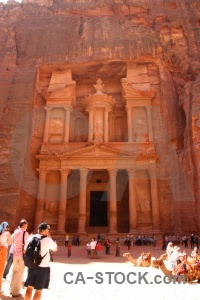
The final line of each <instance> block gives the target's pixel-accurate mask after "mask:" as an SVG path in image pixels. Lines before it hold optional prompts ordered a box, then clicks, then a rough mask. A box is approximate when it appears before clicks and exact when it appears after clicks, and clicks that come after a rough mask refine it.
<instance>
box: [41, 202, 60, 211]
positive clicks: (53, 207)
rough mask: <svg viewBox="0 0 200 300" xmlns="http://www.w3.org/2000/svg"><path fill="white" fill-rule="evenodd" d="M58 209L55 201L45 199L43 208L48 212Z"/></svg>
mask: <svg viewBox="0 0 200 300" xmlns="http://www.w3.org/2000/svg"><path fill="white" fill-rule="evenodd" d="M57 209H58V203H57V202H56V201H45V203H44V210H45V211H46V212H48V213H50V214H51V213H53V212H54V211H56V210H57Z"/></svg>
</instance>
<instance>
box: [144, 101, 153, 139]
mask: <svg viewBox="0 0 200 300" xmlns="http://www.w3.org/2000/svg"><path fill="white" fill-rule="evenodd" d="M146 111H147V124H148V134H149V142H153V126H152V115H151V114H152V113H151V106H146Z"/></svg>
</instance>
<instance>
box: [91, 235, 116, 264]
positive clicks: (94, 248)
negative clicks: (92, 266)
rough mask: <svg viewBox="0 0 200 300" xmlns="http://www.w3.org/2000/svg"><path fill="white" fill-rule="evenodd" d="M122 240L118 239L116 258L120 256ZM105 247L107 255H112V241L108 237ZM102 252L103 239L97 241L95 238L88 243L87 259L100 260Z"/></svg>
mask: <svg viewBox="0 0 200 300" xmlns="http://www.w3.org/2000/svg"><path fill="white" fill-rule="evenodd" d="M97 237H98V236H97ZM120 245H121V244H120V240H119V238H117V239H116V247H115V249H116V254H115V256H120ZM104 246H105V254H107V255H110V254H111V253H110V249H111V242H110V239H109V237H107V238H106V239H105V243H104ZM101 250H102V242H101V239H95V238H93V239H92V240H91V242H90V241H88V242H87V244H86V251H87V257H88V258H91V259H94V258H97V259H99V258H100V253H101Z"/></svg>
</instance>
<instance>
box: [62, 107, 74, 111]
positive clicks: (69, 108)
mask: <svg viewBox="0 0 200 300" xmlns="http://www.w3.org/2000/svg"><path fill="white" fill-rule="evenodd" d="M63 108H64V109H65V110H66V111H70V112H71V111H72V110H73V107H72V106H63Z"/></svg>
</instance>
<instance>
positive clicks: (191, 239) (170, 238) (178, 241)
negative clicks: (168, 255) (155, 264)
mask: <svg viewBox="0 0 200 300" xmlns="http://www.w3.org/2000/svg"><path fill="white" fill-rule="evenodd" d="M169 242H171V243H173V245H177V246H178V245H184V246H185V248H188V247H189V243H190V247H191V249H193V248H194V247H195V246H196V247H197V248H198V249H199V244H200V237H199V236H198V235H196V236H195V235H194V234H193V233H192V234H191V235H190V236H188V235H186V234H184V235H182V237H180V236H179V235H163V241H162V250H166V247H167V245H168V243H169Z"/></svg>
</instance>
